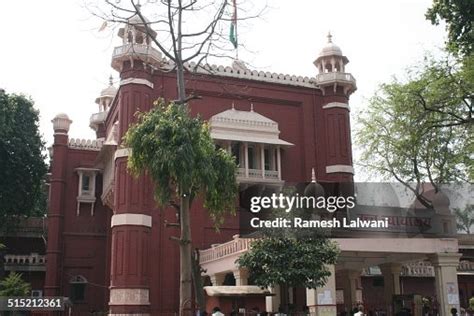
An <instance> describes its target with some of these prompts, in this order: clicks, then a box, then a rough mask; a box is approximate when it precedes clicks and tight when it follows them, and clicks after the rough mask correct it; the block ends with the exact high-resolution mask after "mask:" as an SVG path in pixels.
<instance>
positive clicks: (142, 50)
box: [112, 5, 162, 72]
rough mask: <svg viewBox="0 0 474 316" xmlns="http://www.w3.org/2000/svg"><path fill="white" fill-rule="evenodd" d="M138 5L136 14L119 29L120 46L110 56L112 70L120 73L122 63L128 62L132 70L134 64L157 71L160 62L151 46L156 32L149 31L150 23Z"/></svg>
mask: <svg viewBox="0 0 474 316" xmlns="http://www.w3.org/2000/svg"><path fill="white" fill-rule="evenodd" d="M140 16H143V15H142V13H141V11H140V5H138V12H136V13H134V14H133V15H132V16H131V17H130V18H128V20H127V22H125V25H124V27H121V28H120V29H119V32H118V36H119V37H120V38H121V39H122V45H121V46H118V47H115V49H114V52H113V55H112V68H114V69H115V70H117V71H119V72H121V71H122V70H123V67H124V63H126V62H129V63H130V65H131V66H132V68H133V65H134V64H135V63H136V62H139V63H143V67H144V68H145V67H150V68H151V69H152V70H154V69H157V68H158V67H159V66H160V64H161V62H162V57H161V53H160V52H159V51H158V50H156V49H155V48H154V47H153V46H152V43H153V39H154V38H156V32H155V31H154V30H152V29H151V27H150V21H149V20H148V19H147V18H145V17H144V16H143V20H142V18H141V17H140Z"/></svg>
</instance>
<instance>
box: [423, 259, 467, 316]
mask: <svg viewBox="0 0 474 316" xmlns="http://www.w3.org/2000/svg"><path fill="white" fill-rule="evenodd" d="M459 258H461V254H460V253H437V254H434V255H432V256H430V258H429V259H430V261H431V263H432V264H433V267H434V270H435V284H436V298H437V300H438V303H439V312H440V314H441V315H451V312H450V310H451V308H453V307H454V308H456V309H457V310H458V314H459V313H460V309H459V293H458V291H459V290H458V288H459V286H458V276H457V267H458V265H459Z"/></svg>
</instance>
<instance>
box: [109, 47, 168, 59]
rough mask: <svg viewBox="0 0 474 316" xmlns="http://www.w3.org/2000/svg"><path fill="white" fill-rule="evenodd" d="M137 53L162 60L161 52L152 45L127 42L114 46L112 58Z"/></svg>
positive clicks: (140, 55)
mask: <svg viewBox="0 0 474 316" xmlns="http://www.w3.org/2000/svg"><path fill="white" fill-rule="evenodd" d="M130 55H137V56H139V57H144V56H148V57H151V58H152V59H154V60H155V61H160V60H161V59H162V58H161V53H160V52H159V51H158V50H156V49H155V48H153V47H152V46H150V45H144V44H126V45H122V46H118V47H115V48H114V52H113V55H112V58H113V59H115V58H120V57H124V56H130Z"/></svg>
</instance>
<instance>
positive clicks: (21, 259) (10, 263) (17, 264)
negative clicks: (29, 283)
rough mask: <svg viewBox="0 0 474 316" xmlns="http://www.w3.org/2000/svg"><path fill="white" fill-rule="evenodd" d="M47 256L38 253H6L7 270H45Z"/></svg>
mask: <svg viewBox="0 0 474 316" xmlns="http://www.w3.org/2000/svg"><path fill="white" fill-rule="evenodd" d="M45 265H46V256H44V255H39V254H37V253H31V254H29V255H5V270H6V271H45V269H46V267H45Z"/></svg>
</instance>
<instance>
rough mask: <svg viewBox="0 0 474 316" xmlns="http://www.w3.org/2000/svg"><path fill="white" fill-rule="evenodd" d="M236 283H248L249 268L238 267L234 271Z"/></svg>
mask: <svg viewBox="0 0 474 316" xmlns="http://www.w3.org/2000/svg"><path fill="white" fill-rule="evenodd" d="M234 278H235V285H248V284H249V280H248V279H249V273H248V270H247V269H237V270H235V271H234Z"/></svg>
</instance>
